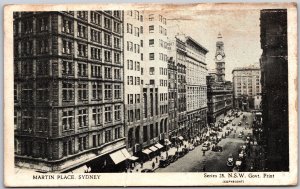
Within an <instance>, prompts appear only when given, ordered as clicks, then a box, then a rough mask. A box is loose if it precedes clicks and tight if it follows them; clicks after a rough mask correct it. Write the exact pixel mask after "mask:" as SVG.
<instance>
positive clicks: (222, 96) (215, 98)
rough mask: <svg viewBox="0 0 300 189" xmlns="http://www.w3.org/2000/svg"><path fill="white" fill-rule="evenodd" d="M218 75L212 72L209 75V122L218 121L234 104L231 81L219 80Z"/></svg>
mask: <svg viewBox="0 0 300 189" xmlns="http://www.w3.org/2000/svg"><path fill="white" fill-rule="evenodd" d="M215 76H216V75H215V74H214V72H213V73H210V74H209V75H208V76H207V106H208V112H207V122H208V123H209V124H211V123H216V122H218V121H219V120H220V119H221V118H223V117H224V115H225V114H226V113H227V111H228V110H230V109H231V108H232V106H233V95H232V85H231V82H228V81H227V82H225V83H220V82H217V81H216V79H217V77H215Z"/></svg>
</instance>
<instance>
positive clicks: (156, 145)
mask: <svg viewBox="0 0 300 189" xmlns="http://www.w3.org/2000/svg"><path fill="white" fill-rule="evenodd" d="M155 147H156V148H158V149H162V148H163V145H161V144H159V143H157V144H155Z"/></svg>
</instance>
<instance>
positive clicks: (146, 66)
mask: <svg viewBox="0 0 300 189" xmlns="http://www.w3.org/2000/svg"><path fill="white" fill-rule="evenodd" d="M124 25H125V30H124V32H125V33H124V36H125V37H124V40H125V44H124V45H125V46H126V48H125V51H126V53H124V57H125V61H127V62H126V63H127V69H126V68H125V69H124V75H125V80H127V82H125V87H126V89H125V99H126V100H125V109H126V111H125V117H126V128H127V132H126V133H127V147H128V148H129V151H130V152H131V153H132V154H133V155H136V156H140V157H142V156H143V155H144V154H145V153H146V155H148V153H149V152H151V149H152V150H154V149H156V148H155V147H154V146H155V145H157V143H158V142H160V144H161V145H164V144H165V139H168V92H169V91H168V57H167V54H168V48H167V29H166V28H167V20H166V18H165V17H163V16H162V15H160V14H158V12H156V11H137V10H129V11H125V20H124ZM161 145H160V146H161ZM148 148H149V149H150V150H149V149H148ZM147 149H148V150H147Z"/></svg>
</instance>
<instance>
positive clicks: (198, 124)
mask: <svg viewBox="0 0 300 189" xmlns="http://www.w3.org/2000/svg"><path fill="white" fill-rule="evenodd" d="M185 43H186V81H187V82H186V89H187V98H186V102H187V124H188V125H187V132H186V136H187V137H192V136H193V135H195V134H197V133H199V132H201V130H202V129H203V128H205V127H206V124H207V86H206V76H207V65H206V63H205V61H206V54H207V53H208V50H207V49H206V48H205V47H203V46H202V45H200V44H199V43H198V42H197V41H195V40H194V39H193V38H191V37H189V36H187V37H185Z"/></svg>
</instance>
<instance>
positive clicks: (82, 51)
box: [25, 34, 121, 62]
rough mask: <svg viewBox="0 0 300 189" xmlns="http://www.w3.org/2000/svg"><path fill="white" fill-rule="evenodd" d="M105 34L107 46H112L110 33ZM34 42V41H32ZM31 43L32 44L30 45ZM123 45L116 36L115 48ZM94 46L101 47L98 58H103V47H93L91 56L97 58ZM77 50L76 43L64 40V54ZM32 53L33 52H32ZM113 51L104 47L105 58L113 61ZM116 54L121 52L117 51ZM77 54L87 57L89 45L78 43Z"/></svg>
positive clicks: (27, 46)
mask: <svg viewBox="0 0 300 189" xmlns="http://www.w3.org/2000/svg"><path fill="white" fill-rule="evenodd" d="M104 36H105V41H104V44H105V45H107V46H111V38H110V35H109V34H104ZM31 43H32V41H31ZM25 45H26V47H25V48H29V49H32V48H33V46H32V44H30V43H29V44H25ZM30 45H31V46H30ZM120 47H121V40H120V38H118V37H114V48H116V49H120ZM92 48H93V49H99V56H98V58H97V59H99V60H101V59H102V57H101V51H102V50H101V48H99V47H91V49H90V51H91V57H92V58H95V54H92V53H94V51H92ZM74 50H75V46H74V43H73V42H72V41H67V40H63V41H62V53H63V54H72V53H73V52H74ZM30 54H32V53H30ZM111 54H112V53H111V51H110V50H108V49H104V58H105V60H106V61H107V62H111ZM115 54H119V53H117V52H115ZM77 55H78V56H81V57H87V55H88V45H87V44H84V43H79V42H78V43H77ZM120 58H121V56H120V54H119V57H118V61H117V62H120Z"/></svg>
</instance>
